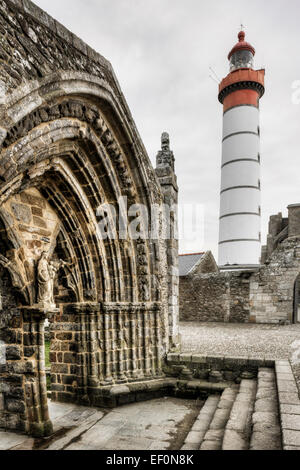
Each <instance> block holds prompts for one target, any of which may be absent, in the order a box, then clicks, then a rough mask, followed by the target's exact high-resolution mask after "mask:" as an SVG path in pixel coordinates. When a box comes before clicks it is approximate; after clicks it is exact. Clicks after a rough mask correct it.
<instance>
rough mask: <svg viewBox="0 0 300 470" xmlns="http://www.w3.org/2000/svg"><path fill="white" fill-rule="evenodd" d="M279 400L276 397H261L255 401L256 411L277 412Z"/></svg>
mask: <svg viewBox="0 0 300 470" xmlns="http://www.w3.org/2000/svg"><path fill="white" fill-rule="evenodd" d="M277 410H278V402H277V400H276V399H273V400H272V399H265V398H260V399H258V400H256V402H255V411H271V412H274V413H275V412H277Z"/></svg>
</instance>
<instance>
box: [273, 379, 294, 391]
mask: <svg viewBox="0 0 300 470" xmlns="http://www.w3.org/2000/svg"><path fill="white" fill-rule="evenodd" d="M277 385H278V391H279V393H280V392H288V393H298V388H297V385H296V382H295V381H294V380H278V381H277Z"/></svg>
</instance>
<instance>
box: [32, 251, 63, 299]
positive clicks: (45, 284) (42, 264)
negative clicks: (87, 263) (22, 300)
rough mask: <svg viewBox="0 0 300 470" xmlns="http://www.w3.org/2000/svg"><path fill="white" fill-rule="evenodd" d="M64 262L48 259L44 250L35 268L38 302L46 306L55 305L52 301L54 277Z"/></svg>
mask: <svg viewBox="0 0 300 470" xmlns="http://www.w3.org/2000/svg"><path fill="white" fill-rule="evenodd" d="M65 264H66V263H65V262H64V261H62V260H60V261H59V262H57V263H56V262H54V261H49V259H48V253H47V252H46V251H44V252H43V253H42V256H41V259H40V261H39V263H38V268H37V281H38V303H39V304H42V305H43V306H46V307H55V302H54V279H55V276H56V273H57V272H58V270H59V269H60V268H61V266H64V265H65Z"/></svg>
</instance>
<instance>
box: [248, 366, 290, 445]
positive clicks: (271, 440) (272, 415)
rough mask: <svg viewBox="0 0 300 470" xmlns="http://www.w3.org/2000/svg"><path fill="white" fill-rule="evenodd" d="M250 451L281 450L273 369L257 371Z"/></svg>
mask: <svg viewBox="0 0 300 470" xmlns="http://www.w3.org/2000/svg"><path fill="white" fill-rule="evenodd" d="M250 449H251V450H281V449H282V444H281V428H280V417H279V403H278V393H277V386H276V376H275V371H274V370H273V369H265V368H260V369H259V371H258V385H257V393H256V399H255V405H254V413H253V416H252V436H251V441H250Z"/></svg>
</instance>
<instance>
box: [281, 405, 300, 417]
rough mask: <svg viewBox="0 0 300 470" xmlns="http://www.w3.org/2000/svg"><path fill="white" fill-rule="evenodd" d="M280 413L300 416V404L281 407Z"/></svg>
mask: <svg viewBox="0 0 300 470" xmlns="http://www.w3.org/2000/svg"><path fill="white" fill-rule="evenodd" d="M280 411H281V413H285V414H291V415H300V403H299V405H281V406H280Z"/></svg>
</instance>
